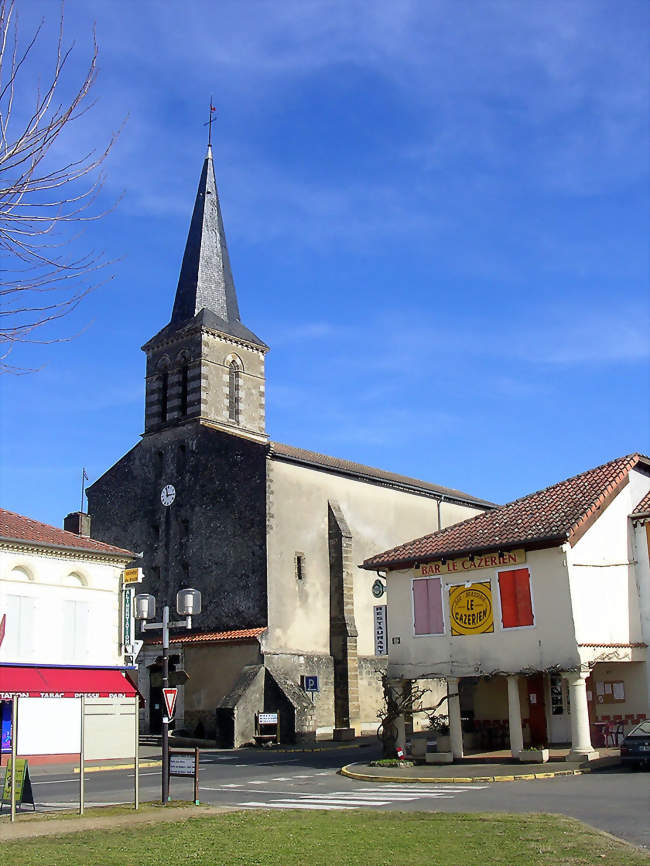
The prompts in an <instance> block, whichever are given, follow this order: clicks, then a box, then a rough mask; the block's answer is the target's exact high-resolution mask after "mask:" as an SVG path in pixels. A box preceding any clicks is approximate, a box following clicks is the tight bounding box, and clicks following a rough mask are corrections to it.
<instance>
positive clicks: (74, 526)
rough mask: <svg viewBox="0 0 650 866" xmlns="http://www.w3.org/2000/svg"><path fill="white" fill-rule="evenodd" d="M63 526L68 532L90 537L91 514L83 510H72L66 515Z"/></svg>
mask: <svg viewBox="0 0 650 866" xmlns="http://www.w3.org/2000/svg"><path fill="white" fill-rule="evenodd" d="M63 528H64V529H65V530H66V531H67V532H74V534H75V535H83V536H84V537H85V538H90V514H84V512H83V511H72V512H71V513H70V514H67V515H66V516H65V519H64V521H63Z"/></svg>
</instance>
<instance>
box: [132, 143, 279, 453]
mask: <svg viewBox="0 0 650 866" xmlns="http://www.w3.org/2000/svg"><path fill="white" fill-rule="evenodd" d="M142 349H143V351H144V352H146V354H147V380H146V407H145V434H148V433H156V432H158V431H160V430H163V429H165V428H168V427H170V426H177V425H179V424H183V423H186V422H187V421H190V420H195V421H200V422H201V423H203V424H206V425H208V426H212V427H216V428H219V429H220V430H224V431H226V432H229V433H234V434H236V435H240V436H244V437H246V438H249V439H253V440H256V441H259V442H266V441H268V436H267V435H266V420H265V395H264V386H265V378H264V357H265V355H266V352H268V346H267V345H266V344H265V343H263V342H262V340H260V339H259V337H257V336H256V335H255V334H254V333H253V332H252V331H249V329H248V328H247V327H246V326H245V325H243V324H242V322H241V319H240V316H239V304H238V303H237V293H236V291H235V284H234V281H233V277H232V271H231V269H230V258H229V256H228V247H227V245H226V234H225V232H224V228H223V219H222V216H221V206H220V204H219V194H218V192H217V183H216V179H215V175H214V165H213V161H212V147H210V146H208V152H207V155H206V157H205V160H204V162H203V169H202V171H201V178H200V180H199V187H198V190H197V193H196V200H195V202H194V211H193V213H192V220H191V222H190V229H189V232H188V235H187V242H186V244H185V253H184V255H183V263H182V265H181V272H180V277H179V279H178V287H177V289H176V297H175V299H174V308H173V310H172V316H171V320H170V322H169V324H168V325H167V326H166V327H164V328H163V329H162V331H160V332H159V333H158V334H156V336H155V337H152V339H151V340H149V341H148V342H147V343H145V345H144V346H143V347H142Z"/></svg>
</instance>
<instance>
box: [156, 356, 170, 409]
mask: <svg viewBox="0 0 650 866" xmlns="http://www.w3.org/2000/svg"><path fill="white" fill-rule="evenodd" d="M158 375H159V376H160V423H161V424H164V423H165V421H167V410H168V406H169V358H168V357H167V356H166V355H164V356H163V357H162V358H161V359H160V361H159V362H158Z"/></svg>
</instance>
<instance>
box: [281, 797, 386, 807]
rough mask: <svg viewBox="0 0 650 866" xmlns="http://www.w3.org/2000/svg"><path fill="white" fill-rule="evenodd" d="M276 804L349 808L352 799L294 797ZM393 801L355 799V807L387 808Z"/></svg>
mask: <svg viewBox="0 0 650 866" xmlns="http://www.w3.org/2000/svg"><path fill="white" fill-rule="evenodd" d="M273 802H274V803H327V804H328V805H330V804H331V805H340V806H349V805H350V798H349V797H341V798H338V797H333V796H332V795H331V794H330V795H326V796H324V797H301V798H300V799H299V800H296V799H294V798H293V797H286V798H284V799H280V800H274V801H273ZM390 802H391V801H390V800H361V799H357V798H356V797H355V799H354V805H355V806H387V805H388V804H389V803H390Z"/></svg>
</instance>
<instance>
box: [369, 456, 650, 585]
mask: <svg viewBox="0 0 650 866" xmlns="http://www.w3.org/2000/svg"><path fill="white" fill-rule="evenodd" d="M639 463H640V464H641V465H643V466H644V467H645V468H646V469H647V470H650V460H649V459H648V458H647V457H644V456H642V455H639V454H629V455H627V456H626V457H619V458H618V459H617V460H612V461H611V462H610V463H605V464H604V465H603V466H597V467H596V468H595V469H590V470H589V471H588V472H583V473H581V474H580V475H575V476H574V477H573V478H568V479H567V480H566V481H561V482H560V483H559V484H554V485H552V486H551V487H546V488H545V489H544V490H539V491H538V492H537V493H531V494H529V495H528V496H524V497H523V498H521V499H516V500H515V501H514V502H509V503H508V504H507V505H502V506H500V507H499V508H495V509H493V510H492V511H486V512H484V513H483V514H479V515H477V516H476V517H472V518H470V519H469V520H464V521H463V522H462V523H457V524H455V525H454V526H449V527H447V528H446V529H442V530H440V531H439V532H434V533H432V534H430V535H425V536H423V537H422V538H416V539H415V540H414V541H409V542H407V543H406V544H400V545H399V546H398V547H394V548H393V549H392V550H387V551H385V552H384V553H378V554H376V555H375V556H371V557H370V558H369V559H367V560H366V561H365V562H364V563H363V567H364V568H368V569H378V568H398V567H406V566H409V565H413V564H414V563H416V562H429V561H431V560H434V559H440V558H442V557H449V556H456V555H461V554H464V553H477V552H487V551H490V550H500V549H508V548H513V547H532V548H534V547H550V546H554V545H556V544H562V543H563V542H565V541H569V542H570V543H575V542H576V541H577V540H578V538H579V537H580V536H581V535H582V534H583V533H584V532H585V531H586V530H587V528H588V527H589V526H590V525H591V522H592V520H594V519H595V518H596V516H597V515H598V514H599V513H600V511H601V510H602V509H603V508H604V507H605V506H606V505H608V504H609V502H610V500H611V499H612V498H613V497H614V496H615V495H616V493H617V492H618V491H619V490H620V489H621V487H622V486H623V485H624V484H625V483H626V482H627V478H628V474H629V472H630V470H631V469H632V468H633V467H634V466H636V465H637V464H639Z"/></svg>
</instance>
